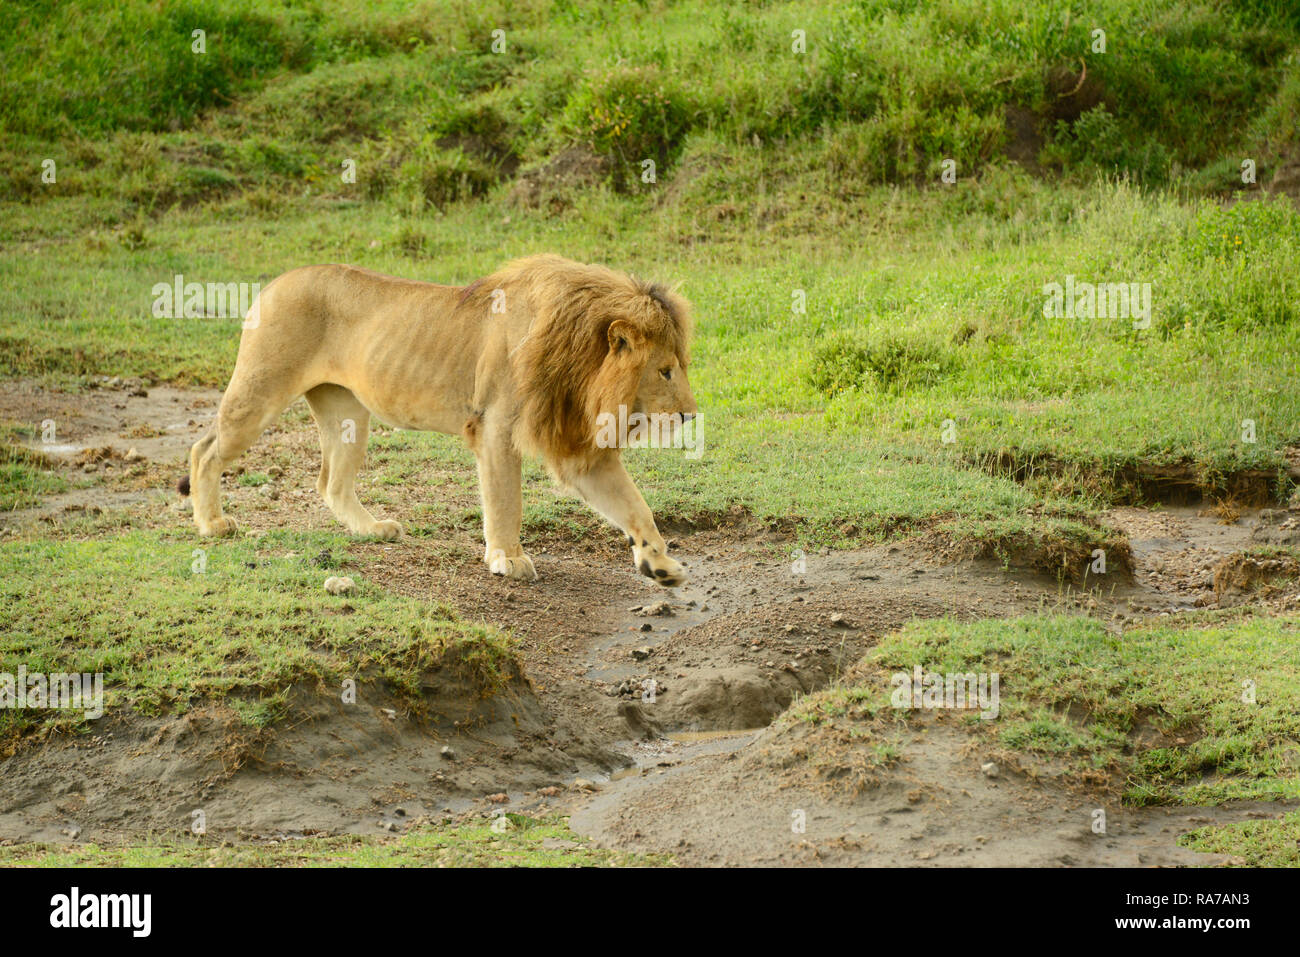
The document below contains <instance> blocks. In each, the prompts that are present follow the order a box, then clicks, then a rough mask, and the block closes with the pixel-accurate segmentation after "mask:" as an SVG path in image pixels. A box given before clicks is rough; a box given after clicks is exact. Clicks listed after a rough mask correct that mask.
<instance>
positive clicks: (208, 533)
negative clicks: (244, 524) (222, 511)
mask: <svg viewBox="0 0 1300 957" xmlns="http://www.w3.org/2000/svg"><path fill="white" fill-rule="evenodd" d="M238 527H239V525H238V524H237V523H236V522H235V520H234V519H233V518H231V517H230V516H229V515H222V516H221V517H220V518H218V519H215V520H214V521H211V522H199V534H200V535H202V536H203V537H204V538H219V537H221V536H223V535H233V534H235V530H236V529H237V528H238Z"/></svg>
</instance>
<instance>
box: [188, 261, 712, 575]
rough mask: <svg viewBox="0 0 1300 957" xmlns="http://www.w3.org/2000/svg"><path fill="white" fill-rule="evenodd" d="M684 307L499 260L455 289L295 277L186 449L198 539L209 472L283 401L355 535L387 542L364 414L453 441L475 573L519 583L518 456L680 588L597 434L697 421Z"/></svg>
mask: <svg viewBox="0 0 1300 957" xmlns="http://www.w3.org/2000/svg"><path fill="white" fill-rule="evenodd" d="M691 334H692V319H691V312H690V306H689V303H688V302H687V301H686V300H685V299H683V298H682V297H681V296H680V295H678V294H677V293H675V292H674V291H672V290H669V289H666V288H665V287H663V286H661V285H659V284H656V283H650V282H644V281H642V280H639V279H634V278H633V277H631V276H628V275H626V274H624V273H620V272H616V271H615V270H612V269H608V268H606V267H604V266H596V265H585V264H583V263H578V262H574V261H572V260H569V259H565V258H563V257H560V256H555V255H541V256H531V257H528V258H525V259H518V260H515V261H513V262H511V263H508V264H507V265H506V266H504V267H503V268H502V269H500V270H499V271H498V272H496V273H494V274H493V275H491V276H488V277H487V278H486V279H480V280H478V281H476V282H473V283H470V284H469V285H468V286H463V287H462V286H449V285H439V284H435V283H429V282H419V281H415V280H409V279H398V278H395V277H393V276H386V275H383V274H381V273H377V272H372V271H370V270H368V269H361V268H357V267H355V266H345V265H325V266H307V267H304V268H301V269H294V270H292V271H290V272H287V273H284V274H283V275H281V276H279V277H278V278H276V279H275V280H274V281H272V282H271V283H270V284H269V285H268V286H266V288H264V289H263V290H262V291H261V293H260V294H259V295H258V297H257V299H256V300H255V301H254V303H253V305H252V307H251V308H250V310H249V312H248V315H247V317H246V319H245V322H244V331H243V333H242V335H241V337H240V341H239V354H238V357H237V358H236V360H235V369H234V372H233V373H232V374H231V378H230V384H229V386H227V388H226V391H225V394H224V395H223V396H222V399H221V406H220V408H219V410H218V412H217V418H216V421H215V422H214V423H213V425H212V427H211V428H210V429H209V430H208V432H207V433H206V434H205V435H204V436H203V438H201V439H200V440H199V441H198V442H196V443H195V444H194V446H193V448H192V449H191V450H190V474H189V476H188V479H182V480H181V483H180V489H181V492H182V493H183V494H184V493H189V492H192V494H193V497H194V521H195V524H196V525H197V526H198V530H199V534H200V535H204V536H209V535H229V534H233V533H234V531H235V527H236V526H235V522H234V520H233V519H231V518H230V517H229V516H227V515H225V514H223V513H222V509H221V474H222V471H223V470H224V469H226V468H227V467H229V466H230V465H231V464H232V463H233V462H234V461H235V460H236V459H237V458H238V457H239V456H240V455H242V454H243V453H244V452H245V451H246V450H247V449H248V448H249V446H251V445H252V444H253V442H254V441H256V440H257V438H258V437H259V436H260V435H261V434H262V432H263V431H264V430H265V429H266V428H267V427H268V426H270V425H271V424H272V423H273V422H274V421H275V420H276V419H277V418H278V417H279V415H280V413H281V412H283V411H284V410H285V409H286V408H287V407H288V406H289V405H290V404H291V403H292V402H294V401H295V400H296V399H297V398H298V397H299V396H305V397H306V399H307V404H308V405H309V406H310V408H311V413H312V416H313V417H314V418H315V420H316V425H317V427H318V429H319V430H320V444H321V455H322V457H321V469H320V477H319V478H318V479H317V481H316V488H317V490H318V491H319V492H320V494H321V496H322V497H323V498H324V499H325V503H326V504H327V505H328V506H329V508H330V510H331V511H332V512H333V513H334V516H335V517H336V518H337V519H338V520H339V521H340V522H342V523H343V524H344V525H345V526H347V528H348V529H349V531H350V532H351V533H352V534H354V535H356V536H365V537H376V538H380V539H395V538H397V537H398V536H400V535H401V534H402V527H401V525H400V524H399V523H397V522H396V521H393V520H392V519H387V518H384V519H379V518H375V516H373V515H372V514H371V513H370V512H369V511H367V509H366V508H365V506H363V505H362V504H361V502H360V501H359V500H358V498H357V494H356V487H355V482H356V475H357V471H358V470H359V469H360V467H361V463H362V459H363V458H364V457H365V450H366V439H367V436H368V434H369V433H368V430H369V423H370V417H371V415H374V416H376V417H377V418H378V419H380V420H381V421H383V422H386V423H388V424H390V425H394V426H397V427H399V428H403V429H413V430H430V431H436V432H444V433H449V434H458V435H462V436H463V437H464V439H465V441H466V443H467V444H468V445H469V447H470V449H471V450H473V452H474V456H475V458H476V460H477V465H478V478H479V491H480V494H481V497H482V502H483V540H484V545H485V550H484V561H485V562H486V563H487V565H488V568H489V570H490V571H491V572H492V573H493V574H495V575H502V576H506V577H509V578H514V579H520V580H527V581H531V580H534V579H536V578H537V571H536V569H535V568H534V567H533V561H532V559H531V558H529V557H528V555H526V554H525V553H524V550H523V546H522V545H521V544H520V526H521V524H522V516H523V501H522V489H521V486H522V456H523V455H530V456H535V457H537V458H539V459H540V460H541V461H542V462H543V463H544V464H545V465H546V466H547V468H548V470H549V471H550V473H551V474H552V476H553V477H554V478H555V479H556V480H557V481H558V483H559V484H560V485H561V487H563V488H564V489H566V490H569V491H571V492H574V493H576V494H577V495H578V496H580V497H581V498H582V499H583V500H584V501H586V502H587V504H589V505H590V506H591V507H592V508H593V509H594V510H595V511H596V512H597V513H599V514H600V515H602V516H603V517H604V518H605V519H607V520H608V521H609V522H610V523H611V524H613V525H614V526H615V527H617V528H618V529H619V530H621V531H622V532H623V533H624V534H625V535H626V536H627V542H628V545H630V546H631V549H632V563H633V565H634V566H635V567H636V569H637V570H638V571H639V572H640V573H641V574H643V575H645V576H646V577H648V578H650V579H652V580H653V581H655V582H657V583H658V584H660V585H664V586H666V587H674V586H677V585H680V584H682V583H683V582H684V581H685V580H686V572H685V567H684V566H683V565H682V564H681V563H680V562H678V561H676V560H675V559H673V558H671V557H669V555H668V546H667V545H666V544H665V542H664V539H663V536H662V535H660V534H659V530H658V528H657V527H656V525H655V520H654V516H653V515H652V514H651V512H650V509H649V508H648V507H647V505H646V503H645V499H644V498H642V496H641V493H640V492H639V491H638V490H637V487H636V485H635V484H633V482H632V479H631V477H630V476H629V475H628V473H627V471H626V469H625V468H624V467H623V462H622V459H621V455H620V448H619V445H621V444H624V443H621V442H620V443H610V442H609V441H607V440H606V438H605V437H604V436H603V435H602V434H601V430H600V428H599V427H598V424H599V423H601V422H606V423H608V422H609V421H610V419H609V416H618V415H619V413H620V411H621V412H622V414H623V418H622V421H626V420H627V417H628V413H629V412H631V413H640V414H641V415H642V416H643V417H644V416H648V415H654V416H656V417H660V416H666V417H667V418H668V419H669V420H670V421H671V422H672V423H674V426H673V427H675V428H678V429H680V428H682V427H683V426H684V425H685V423H687V422H689V421H690V420H691V419H693V418H694V416H695V415H696V414H697V409H696V404H695V399H694V396H693V395H692V393H691V386H690V381H689V379H688V378H687V366H688V365H689V362H690V354H689V344H690V338H691Z"/></svg>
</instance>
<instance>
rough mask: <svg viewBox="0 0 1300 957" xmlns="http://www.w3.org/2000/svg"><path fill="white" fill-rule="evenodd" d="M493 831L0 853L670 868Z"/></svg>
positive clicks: (542, 828)
mask: <svg viewBox="0 0 1300 957" xmlns="http://www.w3.org/2000/svg"><path fill="white" fill-rule="evenodd" d="M505 817H506V820H508V821H509V822H510V827H509V829H507V830H494V829H493V828H492V826H491V825H487V824H484V825H462V826H451V825H441V826H418V827H413V828H412V829H411V830H410V831H408V832H407V833H405V834H403V835H402V836H401V837H398V838H394V839H383V838H369V837H356V836H348V837H326V838H304V839H301V840H288V841H282V842H280V843H278V844H274V845H267V844H240V845H234V846H231V847H226V846H224V845H223V846H220V847H215V846H212V845H204V844H198V843H192V842H167V841H159V842H158V843H153V844H138V845H127V846H116V845H114V846H99V845H94V844H86V845H76V846H62V847H57V846H53V845H48V844H18V845H13V846H9V847H0V865H3V866H6V867H671V866H673V862H672V858H671V857H668V856H666V855H660V854H653V855H641V854H631V853H628V852H625V851H616V850H603V849H600V848H595V847H592V846H590V845H589V844H588V843H587V842H586V841H585V840H584V839H583V838H582V837H580V836H578V835H577V834H574V833H573V832H572V831H570V830H569V828H568V826H567V819H565V818H542V819H538V818H530V817H526V816H524V815H521V814H507V815H505Z"/></svg>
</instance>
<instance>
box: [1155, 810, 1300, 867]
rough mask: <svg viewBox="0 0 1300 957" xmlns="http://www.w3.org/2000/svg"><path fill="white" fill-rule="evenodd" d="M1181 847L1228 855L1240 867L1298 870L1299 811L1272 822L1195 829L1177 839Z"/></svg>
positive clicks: (1299, 847)
mask: <svg viewBox="0 0 1300 957" xmlns="http://www.w3.org/2000/svg"><path fill="white" fill-rule="evenodd" d="M1178 843H1179V844H1180V845H1181V846H1183V847H1188V848H1191V849H1192V850H1194V851H1205V852H1208V853H1211V854H1231V855H1233V856H1235V857H1238V858H1240V866H1243V867H1300V811H1292V812H1291V813H1289V814H1285V815H1283V816H1282V817H1281V818H1279V819H1277V820H1272V821H1236V822H1234V823H1232V824H1223V825H1210V826H1208V827H1201V828H1197V829H1196V830H1195V831H1192V832H1190V833H1188V834H1184V835H1183V836H1182V837H1180V838H1179V839H1178Z"/></svg>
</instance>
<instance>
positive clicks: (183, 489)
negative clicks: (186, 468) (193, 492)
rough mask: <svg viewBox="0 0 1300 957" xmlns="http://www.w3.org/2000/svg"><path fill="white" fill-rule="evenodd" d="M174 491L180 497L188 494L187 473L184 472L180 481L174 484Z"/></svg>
mask: <svg viewBox="0 0 1300 957" xmlns="http://www.w3.org/2000/svg"><path fill="white" fill-rule="evenodd" d="M176 491H178V492H180V493H181V494H182V495H189V494H190V473H189V472H186V473H185V474H184V475H182V476H181V477H180V481H178V482H177V483H176Z"/></svg>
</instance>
